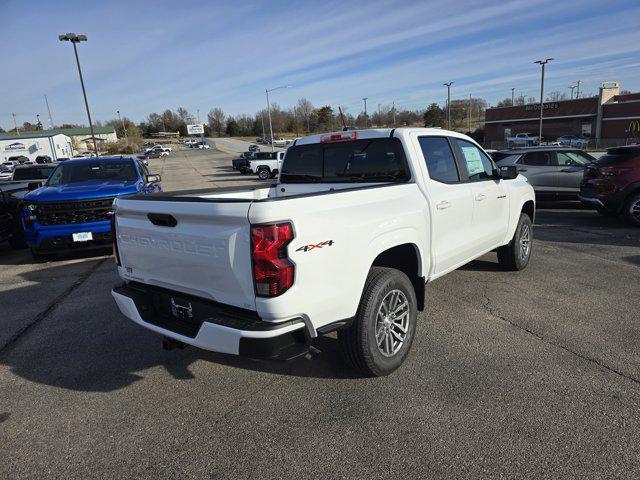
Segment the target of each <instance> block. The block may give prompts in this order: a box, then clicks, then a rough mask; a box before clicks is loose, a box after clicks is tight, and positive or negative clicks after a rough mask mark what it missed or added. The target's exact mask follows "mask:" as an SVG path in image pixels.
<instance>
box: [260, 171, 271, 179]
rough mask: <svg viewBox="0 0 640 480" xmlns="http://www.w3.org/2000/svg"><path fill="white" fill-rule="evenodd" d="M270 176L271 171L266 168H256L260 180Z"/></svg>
mask: <svg viewBox="0 0 640 480" xmlns="http://www.w3.org/2000/svg"><path fill="white" fill-rule="evenodd" d="M270 176H271V172H270V171H269V169H268V168H261V169H260V170H258V178H259V179H260V180H269V177H270Z"/></svg>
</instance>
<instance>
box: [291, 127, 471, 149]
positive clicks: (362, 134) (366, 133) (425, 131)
mask: <svg viewBox="0 0 640 480" xmlns="http://www.w3.org/2000/svg"><path fill="white" fill-rule="evenodd" d="M353 132H356V135H357V139H358V140H365V139H368V138H387V137H390V136H391V135H392V133H393V135H394V136H396V137H397V136H400V135H401V134H406V133H418V134H421V135H426V136H443V135H446V136H450V137H458V138H464V139H470V140H472V141H473V139H471V138H470V137H469V136H467V135H465V134H463V133H459V132H454V131H451V130H445V129H442V128H422V127H400V128H368V129H363V130H346V131H336V132H327V133H321V134H318V135H309V136H308V137H300V138H297V139H295V140H294V141H293V143H292V145H310V144H313V143H321V142H322V139H323V137H326V136H327V135H334V134H335V135H337V134H350V133H353Z"/></svg>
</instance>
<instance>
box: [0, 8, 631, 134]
mask: <svg viewBox="0 0 640 480" xmlns="http://www.w3.org/2000/svg"><path fill="white" fill-rule="evenodd" d="M0 18H2V19H3V20H4V21H3V22H2V25H3V26H2V29H0V39H1V41H2V45H3V49H2V57H1V58H2V63H1V64H2V68H1V69H0V71H2V74H1V75H0V92H2V96H1V97H0V126H2V127H3V128H5V129H7V128H11V127H12V126H13V120H12V117H11V113H12V112H15V113H16V115H17V118H18V121H19V122H20V123H22V122H24V121H32V122H34V121H35V114H36V113H40V115H41V119H42V120H43V121H44V120H45V119H46V107H45V104H44V94H47V95H48V98H49V103H50V105H51V109H52V114H53V119H54V122H55V123H86V116H85V113H84V105H83V103H82V95H81V91H80V88H79V81H78V75H77V71H76V67H75V61H74V57H73V53H72V49H71V46H70V45H69V44H68V43H61V42H59V41H58V40H57V35H58V34H60V33H65V32H76V33H84V34H86V35H87V36H88V38H89V41H88V42H86V43H83V44H81V45H80V47H79V52H80V59H81V62H82V66H83V73H84V75H85V83H86V86H87V91H88V96H89V104H90V107H91V110H92V114H93V116H94V117H95V118H96V119H98V120H107V119H110V118H114V117H115V111H116V110H117V109H119V110H120V111H121V112H122V114H123V115H125V116H127V117H129V118H131V119H132V120H135V121H139V120H142V119H144V118H145V117H146V115H147V114H148V113H150V112H153V111H161V110H163V109H165V108H171V109H175V108H177V107H179V106H183V107H185V108H187V109H188V110H190V111H192V112H193V113H194V114H195V112H196V110H197V109H200V112H201V115H202V116H203V117H204V116H205V115H206V113H205V112H207V111H208V110H209V109H211V108H212V107H214V106H218V107H221V108H223V109H224V110H225V112H227V113H228V114H238V113H254V112H256V111H257V110H259V109H261V108H264V106H265V97H264V89H265V88H271V87H274V86H278V85H283V84H291V85H292V86H293V88H291V89H287V90H280V91H278V92H274V94H273V101H275V102H277V103H279V104H280V105H281V106H283V107H287V106H290V105H293V104H294V103H295V102H296V101H297V99H298V98H300V97H306V98H308V99H309V100H311V101H312V103H313V104H314V105H316V106H321V105H325V104H329V105H332V106H334V107H337V106H338V105H342V106H345V107H346V108H347V110H348V111H349V112H350V113H353V114H357V113H358V112H360V111H361V110H362V101H361V98H362V97H363V96H366V97H368V98H369V108H370V109H374V108H376V106H377V104H378V103H381V104H382V105H390V104H391V102H392V101H395V102H396V105H399V106H401V107H405V108H424V107H425V105H427V104H429V103H431V102H438V103H443V102H444V100H445V99H446V88H445V87H443V86H442V83H443V82H447V81H455V84H454V86H453V89H452V98H466V97H468V95H469V93H471V94H473V95H474V96H480V97H484V98H486V99H487V101H488V102H489V103H490V104H495V102H497V101H498V100H499V99H501V98H505V97H508V96H510V94H511V93H510V92H511V87H515V88H516V95H518V94H519V93H520V92H522V93H523V94H524V95H525V96H527V97H528V96H534V97H538V96H539V81H540V80H539V79H540V71H539V67H538V66H537V65H534V64H533V61H534V60H537V59H539V58H544V57H554V58H555V61H554V62H552V63H551V64H550V65H549V66H548V69H547V82H546V83H547V87H546V91H554V90H559V91H562V92H565V93H569V90H568V88H567V87H568V86H569V85H570V84H571V83H572V82H574V81H575V80H578V79H580V80H581V81H582V87H581V88H582V90H583V91H584V92H588V93H591V92H594V93H595V92H597V88H598V85H599V83H600V82H602V81H620V82H621V83H622V88H623V89H628V90H631V91H640V28H638V26H639V25H640V2H638V1H637V0H634V1H624V0H623V1H608V2H602V1H601V0H598V1H591V0H584V1H558V0H515V1H500V2H489V1H457V0H454V1H451V0H449V1H418V2H411V1H401V2H388V1H375V0H374V1H360V2H350V1H335V2H333V1H328V2H311V1H310V2H279V1H276V2H252V1H240V2H239V1H236V2H214V1H209V2H207V1H202V0H200V1H197V2H196V1H181V2H176V1H175V0H174V1H158V0H156V1H153V2H151V1H135V0H131V1H128V2H121V1H101V2H89V1H77V2H76V1H58V2H53V1H41V0H34V1H31V2H14V1H7V0H0ZM45 123H46V122H45Z"/></svg>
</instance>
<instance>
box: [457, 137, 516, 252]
mask: <svg viewBox="0 0 640 480" xmlns="http://www.w3.org/2000/svg"><path fill="white" fill-rule="evenodd" d="M452 141H453V142H455V144H456V145H457V147H458V149H457V152H458V156H459V158H460V163H462V165H463V166H464V169H465V170H466V171H465V172H463V175H466V180H468V182H469V185H470V186H471V193H472V195H473V219H472V223H471V230H470V232H471V233H470V234H471V235H473V237H474V241H475V242H476V245H477V248H476V250H477V253H480V252H483V251H486V250H490V249H493V248H495V247H496V246H498V245H501V244H502V242H503V241H504V238H505V236H506V234H507V225H508V223H509V199H508V198H507V193H508V190H507V189H506V188H505V187H504V185H503V184H502V180H500V179H499V178H495V177H494V176H493V171H494V169H495V167H494V165H493V162H492V161H491V159H490V158H489V157H488V156H487V155H486V154H485V153H484V152H483V151H482V150H481V149H480V148H478V147H477V146H476V145H475V144H473V143H471V142H468V141H466V140H462V139H452Z"/></svg>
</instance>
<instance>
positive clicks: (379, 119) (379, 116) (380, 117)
mask: <svg viewBox="0 0 640 480" xmlns="http://www.w3.org/2000/svg"><path fill="white" fill-rule="evenodd" d="M378 122H381V123H382V114H381V113H380V104H378ZM378 126H380V125H378Z"/></svg>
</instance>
